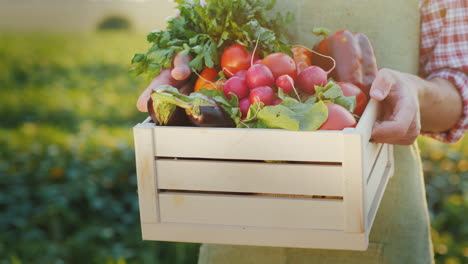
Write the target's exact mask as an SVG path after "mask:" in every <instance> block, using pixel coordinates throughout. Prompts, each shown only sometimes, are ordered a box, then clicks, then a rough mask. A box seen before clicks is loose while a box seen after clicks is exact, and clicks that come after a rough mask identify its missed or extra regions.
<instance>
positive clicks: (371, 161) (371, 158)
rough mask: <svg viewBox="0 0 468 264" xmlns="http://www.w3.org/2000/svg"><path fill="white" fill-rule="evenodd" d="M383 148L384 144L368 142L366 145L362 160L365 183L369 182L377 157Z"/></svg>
mask: <svg viewBox="0 0 468 264" xmlns="http://www.w3.org/2000/svg"><path fill="white" fill-rule="evenodd" d="M382 147H383V144H381V143H371V142H367V144H364V151H363V156H362V159H363V175H364V179H365V181H368V180H369V177H370V173H371V170H372V168H373V167H374V165H375V162H376V159H377V156H378V155H379V153H380V151H381V149H382Z"/></svg>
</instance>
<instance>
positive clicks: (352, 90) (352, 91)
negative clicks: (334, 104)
mask: <svg viewBox="0 0 468 264" xmlns="http://www.w3.org/2000/svg"><path fill="white" fill-rule="evenodd" d="M336 84H337V85H338V86H340V87H341V90H342V91H343V94H344V95H345V96H356V109H354V114H356V115H358V116H360V115H362V113H363V112H364V109H366V106H367V97H366V94H365V93H364V92H363V91H362V90H361V89H359V87H357V86H356V85H354V84H352V83H349V82H337V83H336Z"/></svg>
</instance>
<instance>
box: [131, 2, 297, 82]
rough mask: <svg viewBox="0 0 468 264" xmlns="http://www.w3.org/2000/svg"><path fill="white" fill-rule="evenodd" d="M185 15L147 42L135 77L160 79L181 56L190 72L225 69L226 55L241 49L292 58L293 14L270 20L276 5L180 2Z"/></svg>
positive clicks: (134, 61) (135, 61)
mask: <svg viewBox="0 0 468 264" xmlns="http://www.w3.org/2000/svg"><path fill="white" fill-rule="evenodd" d="M175 2H176V3H177V4H178V5H177V9H178V10H179V12H180V15H179V16H177V17H174V18H171V19H170V20H169V21H168V27H167V29H166V30H165V31H162V30H155V31H152V32H151V33H149V35H148V37H147V39H148V41H149V42H150V43H152V47H151V48H150V49H149V50H148V51H146V52H143V53H138V54H135V56H134V57H133V59H132V64H135V66H134V67H133V68H132V69H131V70H130V71H131V72H133V73H134V74H136V75H141V74H143V75H147V76H148V77H150V78H152V77H155V76H157V75H158V74H159V73H160V71H161V70H162V69H164V68H169V67H171V63H172V58H173V56H174V55H175V53H177V52H182V54H188V55H190V57H191V58H192V61H191V62H190V67H191V68H192V69H194V70H195V71H201V70H202V69H203V68H204V67H210V68H212V67H214V66H216V65H220V57H221V54H222V52H223V51H224V49H225V48H226V47H228V46H230V45H232V44H234V43H240V44H243V45H245V46H246V47H247V48H250V49H252V50H253V47H254V46H255V45H256V43H257V40H258V48H257V49H258V50H259V51H260V52H261V53H263V54H270V53H273V52H284V53H287V54H290V53H291V51H290V49H289V47H288V43H287V38H286V35H285V32H286V29H285V26H286V25H287V24H288V23H290V22H291V21H292V20H293V17H292V15H291V14H290V13H288V14H287V15H285V16H283V15H281V14H280V13H276V15H274V16H273V15H271V14H270V13H271V10H272V9H273V7H274V5H275V4H276V0H206V1H200V0H192V1H187V0H175Z"/></svg>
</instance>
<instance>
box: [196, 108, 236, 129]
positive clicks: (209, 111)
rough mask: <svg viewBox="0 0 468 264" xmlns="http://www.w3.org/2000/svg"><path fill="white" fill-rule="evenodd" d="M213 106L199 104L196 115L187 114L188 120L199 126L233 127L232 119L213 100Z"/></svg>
mask: <svg viewBox="0 0 468 264" xmlns="http://www.w3.org/2000/svg"><path fill="white" fill-rule="evenodd" d="M215 103H216V105H215V106H200V113H199V114H198V115H193V114H188V117H189V118H190V121H191V122H192V124H194V125H195V126H200V127H235V126H236V125H235V123H234V121H233V120H232V119H231V117H229V116H228V115H227V114H226V113H225V112H224V111H223V110H222V109H221V107H220V106H219V104H218V102H215Z"/></svg>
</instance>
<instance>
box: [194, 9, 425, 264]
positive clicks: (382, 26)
mask: <svg viewBox="0 0 468 264" xmlns="http://www.w3.org/2000/svg"><path fill="white" fill-rule="evenodd" d="M277 10H279V11H281V12H284V11H286V10H288V11H290V12H291V13H293V14H294V15H295V18H296V21H295V23H294V25H291V27H290V33H291V37H292V41H291V42H292V44H300V45H304V46H308V47H312V45H313V44H315V43H316V42H317V41H318V40H319V38H318V37H316V36H314V35H313V34H312V29H313V28H317V27H325V28H328V29H330V30H331V31H332V32H335V31H338V30H341V29H349V30H351V31H354V32H362V33H365V34H366V35H367V36H368V37H369V39H370V40H371V42H372V44H373V46H374V49H375V53H376V56H377V62H378V64H379V67H380V68H384V67H385V68H391V69H395V70H399V71H404V72H409V73H417V71H418V54H419V26H420V24H419V8H418V0H392V1H388V0H327V1H323V0H296V1H286V0H279V1H278V3H277ZM394 155H395V174H394V176H393V177H392V178H391V179H390V181H389V183H388V186H387V190H386V192H385V195H384V197H383V199H382V202H381V205H380V208H379V211H378V212H377V216H376V219H375V221H374V225H373V227H372V230H371V235H370V245H369V249H368V250H367V251H365V252H357V251H339V250H315V249H296V248H276V247H251V246H231V245H208V244H205V245H203V246H202V247H201V250H200V258H199V263H200V264H208V263H209V264H267V263H268V264H301V263H304V264H306V263H307V264H311V263H320V264H324V263H333V264H336V263H360V264H363V263H392V264H402V263H412V264H417V263H432V261H433V260H432V245H431V242H430V234H429V220H428V214H427V203H426V199H425V190H424V181H423V177H422V172H421V162H420V158H419V152H418V149H417V146H416V145H413V146H396V147H395V152H394Z"/></svg>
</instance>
